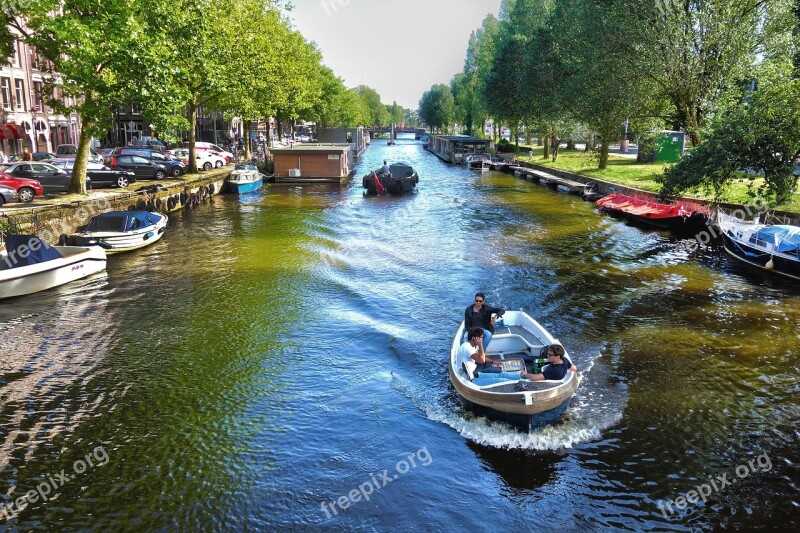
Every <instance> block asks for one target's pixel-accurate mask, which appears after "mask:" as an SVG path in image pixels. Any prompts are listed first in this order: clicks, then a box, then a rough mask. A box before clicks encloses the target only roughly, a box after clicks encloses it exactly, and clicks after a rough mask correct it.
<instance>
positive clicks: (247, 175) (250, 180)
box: [228, 165, 264, 194]
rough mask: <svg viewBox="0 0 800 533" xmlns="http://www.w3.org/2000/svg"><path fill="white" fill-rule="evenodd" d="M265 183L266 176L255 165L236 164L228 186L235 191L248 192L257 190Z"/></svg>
mask: <svg viewBox="0 0 800 533" xmlns="http://www.w3.org/2000/svg"><path fill="white" fill-rule="evenodd" d="M263 184H264V176H263V175H262V174H261V173H260V172H259V171H258V167H256V166H255V165H236V168H234V169H233V172H231V175H230V177H229V178H228V186H229V187H230V188H231V192H233V193H238V194H241V193H246V192H253V191H255V190H257V189H258V188H259V187H261V185H263Z"/></svg>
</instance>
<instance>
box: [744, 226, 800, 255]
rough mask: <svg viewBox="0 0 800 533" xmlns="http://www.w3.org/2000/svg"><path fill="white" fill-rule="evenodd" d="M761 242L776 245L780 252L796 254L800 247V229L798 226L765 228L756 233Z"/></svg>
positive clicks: (755, 235)
mask: <svg viewBox="0 0 800 533" xmlns="http://www.w3.org/2000/svg"><path fill="white" fill-rule="evenodd" d="M753 237H755V238H756V239H758V240H760V241H765V242H770V243H775V244H777V245H778V248H777V251H779V252H796V251H797V249H798V248H799V247H800V227H797V226H765V227H763V228H761V229H759V230H758V231H756V232H755V233H753V236H752V237H751V239H752V238H753Z"/></svg>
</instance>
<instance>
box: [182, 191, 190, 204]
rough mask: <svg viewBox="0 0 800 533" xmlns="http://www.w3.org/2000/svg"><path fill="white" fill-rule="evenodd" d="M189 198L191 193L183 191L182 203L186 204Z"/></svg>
mask: <svg viewBox="0 0 800 533" xmlns="http://www.w3.org/2000/svg"><path fill="white" fill-rule="evenodd" d="M188 200H189V195H188V194H186V192H182V193H181V204H182V205H186V202H187V201H188Z"/></svg>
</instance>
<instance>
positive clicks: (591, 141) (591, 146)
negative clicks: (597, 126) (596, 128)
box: [583, 132, 594, 152]
mask: <svg viewBox="0 0 800 533" xmlns="http://www.w3.org/2000/svg"><path fill="white" fill-rule="evenodd" d="M592 150H594V132H589V136H588V137H587V138H586V147H585V148H584V149H583V151H584V152H591V151H592Z"/></svg>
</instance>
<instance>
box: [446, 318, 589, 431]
mask: <svg viewBox="0 0 800 533" xmlns="http://www.w3.org/2000/svg"><path fill="white" fill-rule="evenodd" d="M463 334H464V323H463V322H462V323H461V326H460V327H459V328H458V330H457V331H456V334H455V337H454V338H453V344H452V345H451V347H450V362H449V365H448V371H449V374H450V381H451V382H452V383H453V387H455V389H456V392H458V394H459V395H460V396H461V397H462V398H464V399H465V400H466V401H467V402H469V404H470V405H471V406H472V407H473V409H475V410H476V411H477V412H478V413H479V414H482V415H485V416H486V417H487V418H492V419H497V420H503V421H506V422H510V423H512V424H514V425H517V426H521V427H522V428H524V429H525V430H526V431H530V430H531V429H533V428H537V427H541V426H544V425H547V424H552V423H553V422H556V421H557V420H558V419H559V418H561V416H562V415H563V414H564V411H566V409H567V407H569V402H570V400H571V399H572V396H573V394H575V391H576V390H577V389H578V384H579V383H580V375H579V374H578V373H577V372H573V371H571V370H568V371H567V373H566V375H565V376H564V377H563V378H562V379H560V380H541V381H527V380H525V381H523V383H524V384H525V385H526V388H525V390H518V389H519V387H518V386H517V383H519V380H517V381H508V382H502V383H495V384H492V385H484V386H480V385H476V384H475V383H473V382H472V381H471V380H470V378H469V376H468V375H467V374H466V372H465V370H464V369H463V368H461V367H459V366H458V365H457V354H458V349H459V347H460V346H461V344H462V342H461V338H462V336H463ZM552 344H560V343H559V341H558V340H557V339H555V338H554V337H553V336H552V335H550V333H549V332H548V331H547V330H546V329H544V328H543V327H542V326H541V325H540V324H539V323H538V322H537V321H536V320H534V319H533V318H531V317H530V316H528V315H527V314H526V313H524V312H522V311H506V312H505V314H504V315H503V317H502V321H498V322H497V324H495V333H494V336H492V340H491V342H489V346H488V347H487V349H486V355H488V356H489V358H490V359H494V360H496V361H498V362H499V363H500V366H501V367H502V370H503V371H504V372H518V371H520V370H523V369H525V370H527V371H529V372H537V373H538V371H539V369H538V368H537V367H536V366H534V365H538V364H539V363H540V358H541V352H542V350H543V349H545V348H546V347H547V346H550V345H552ZM520 379H521V378H520Z"/></svg>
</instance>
